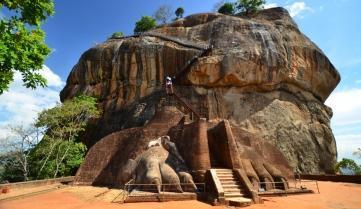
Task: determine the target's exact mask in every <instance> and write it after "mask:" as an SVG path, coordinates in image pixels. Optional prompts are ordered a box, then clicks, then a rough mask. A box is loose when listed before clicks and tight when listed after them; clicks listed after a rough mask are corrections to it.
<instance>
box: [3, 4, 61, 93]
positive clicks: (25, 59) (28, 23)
mask: <svg viewBox="0 0 361 209" xmlns="http://www.w3.org/2000/svg"><path fill="white" fill-rule="evenodd" d="M3 8H7V9H8V10H9V11H10V14H12V15H11V16H2V17H1V18H0V94H2V93H3V92H4V91H6V90H7V89H8V88H9V85H10V83H11V82H12V81H13V78H14V74H15V72H20V73H21V75H22V78H23V82H24V86H26V87H27V88H36V87H37V86H42V87H44V86H46V80H45V78H44V77H42V76H41V75H40V74H39V72H38V71H39V70H40V69H41V68H42V65H43V63H44V61H45V58H46V57H47V55H48V54H49V53H50V49H49V48H48V46H47V45H46V44H45V42H44V38H45V33H44V31H43V30H42V29H41V23H42V22H43V21H44V20H45V19H46V18H47V17H48V16H50V15H52V14H53V13H54V3H53V0H21V1H20V0H0V10H1V9H3Z"/></svg>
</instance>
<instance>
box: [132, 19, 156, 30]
mask: <svg viewBox="0 0 361 209" xmlns="http://www.w3.org/2000/svg"><path fill="white" fill-rule="evenodd" d="M156 26H157V21H156V20H155V19H154V18H152V17H150V16H143V17H142V18H141V19H140V20H139V21H138V22H136V23H135V28H134V33H136V34H137V33H141V32H145V31H148V30H150V29H153V28H155V27H156Z"/></svg>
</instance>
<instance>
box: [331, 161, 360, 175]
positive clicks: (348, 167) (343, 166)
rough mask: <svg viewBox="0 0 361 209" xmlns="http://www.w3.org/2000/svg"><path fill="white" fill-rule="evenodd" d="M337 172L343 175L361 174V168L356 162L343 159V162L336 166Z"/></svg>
mask: <svg viewBox="0 0 361 209" xmlns="http://www.w3.org/2000/svg"><path fill="white" fill-rule="evenodd" d="M335 170H336V172H340V173H341V174H352V175H355V174H361V167H360V166H359V165H357V163H356V162H355V161H354V160H352V159H348V158H342V160H341V161H340V162H338V163H337V164H336V166H335Z"/></svg>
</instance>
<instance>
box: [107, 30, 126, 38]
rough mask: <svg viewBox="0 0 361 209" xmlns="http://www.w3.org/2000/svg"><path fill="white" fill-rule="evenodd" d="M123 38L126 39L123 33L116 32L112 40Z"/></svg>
mask: <svg viewBox="0 0 361 209" xmlns="http://www.w3.org/2000/svg"><path fill="white" fill-rule="evenodd" d="M122 37H124V33H123V32H119V31H118V32H114V33H113V34H112V35H111V36H110V38H122Z"/></svg>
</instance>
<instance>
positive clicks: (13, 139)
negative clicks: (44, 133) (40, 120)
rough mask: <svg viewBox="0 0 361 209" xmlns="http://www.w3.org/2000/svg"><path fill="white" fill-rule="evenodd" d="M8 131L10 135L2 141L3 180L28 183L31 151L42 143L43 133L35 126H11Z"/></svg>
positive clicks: (0, 161)
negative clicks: (41, 136)
mask: <svg viewBox="0 0 361 209" xmlns="http://www.w3.org/2000/svg"><path fill="white" fill-rule="evenodd" d="M8 130H9V133H10V135H8V136H7V137H5V138H1V139H0V146H1V147H2V160H0V166H2V167H3V168H4V170H3V178H4V180H8V181H27V180H29V173H30V169H31V161H30V159H29V158H30V150H31V149H32V148H33V147H34V146H35V145H36V144H37V143H38V142H39V141H40V135H41V132H40V130H39V129H37V128H36V127H34V126H33V125H30V126H29V127H24V126H22V125H16V126H9V127H8ZM19 174H21V175H19ZM20 176H21V177H20Z"/></svg>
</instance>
